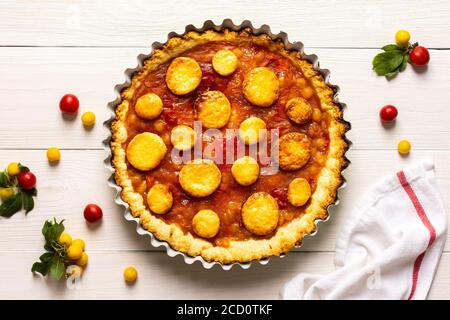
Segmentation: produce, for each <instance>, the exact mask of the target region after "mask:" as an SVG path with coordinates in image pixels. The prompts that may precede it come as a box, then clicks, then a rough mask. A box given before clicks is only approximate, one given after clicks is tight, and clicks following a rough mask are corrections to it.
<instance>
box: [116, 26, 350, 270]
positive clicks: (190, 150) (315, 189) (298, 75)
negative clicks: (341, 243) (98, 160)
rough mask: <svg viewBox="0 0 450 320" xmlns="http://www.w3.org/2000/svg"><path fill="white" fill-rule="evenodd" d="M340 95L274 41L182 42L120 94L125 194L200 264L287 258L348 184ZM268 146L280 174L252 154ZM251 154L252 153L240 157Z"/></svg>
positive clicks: (233, 35)
mask: <svg viewBox="0 0 450 320" xmlns="http://www.w3.org/2000/svg"><path fill="white" fill-rule="evenodd" d="M332 96H333V90H332V89H331V88H329V87H328V86H327V85H326V83H325V81H324V80H323V78H322V76H321V75H320V74H318V73H317V71H315V70H314V68H313V66H312V65H311V64H310V63H309V62H307V61H305V60H303V59H301V56H300V54H299V53H298V52H294V51H287V50H285V49H284V47H283V45H282V44H281V43H278V42H273V41H272V40H271V39H270V38H269V37H268V36H266V35H259V36H254V35H252V34H251V33H250V32H249V31H248V30H244V31H241V32H232V31H228V30H225V31H223V32H215V31H206V32H203V33H197V32H190V33H187V34H186V35H184V36H182V37H175V38H171V39H170V40H169V41H168V42H167V43H166V44H165V45H164V46H163V47H162V49H158V50H155V52H154V53H153V54H152V55H151V56H150V57H149V58H148V59H147V60H146V61H145V64H144V66H143V67H142V68H141V69H140V70H139V71H138V72H137V73H136V74H135V75H134V76H133V78H132V80H131V86H130V87H128V88H127V89H125V90H123V91H122V93H121V97H122V102H121V104H120V105H119V106H118V107H117V109H116V119H115V121H114V122H113V124H112V132H113V139H112V142H111V147H112V150H113V165H114V167H115V170H116V173H115V178H116V182H117V184H118V185H120V186H121V187H122V188H123V190H122V194H121V196H122V198H123V200H124V201H126V202H127V203H128V204H129V205H130V208H131V211H132V213H133V215H134V216H136V217H139V219H140V222H141V224H142V226H143V227H144V228H146V229H147V230H148V231H150V232H152V233H153V234H154V235H155V236H156V237H157V238H158V239H160V240H163V241H167V242H168V243H169V244H170V245H171V246H172V247H173V248H174V249H176V250H179V251H181V252H185V253H187V254H189V255H191V256H199V255H200V256H202V257H203V258H204V259H206V260H208V261H219V262H221V263H231V262H246V261H251V260H255V259H261V258H264V257H269V256H273V255H280V254H282V253H284V252H287V251H288V250H290V249H291V248H292V247H294V246H295V245H297V244H299V243H300V242H301V241H302V239H303V237H304V236H305V235H306V234H308V233H311V232H313V231H314V230H315V224H314V221H315V220H317V219H325V218H326V217H327V211H326V208H327V207H328V206H329V205H330V204H332V203H333V202H334V200H335V198H336V190H337V188H338V187H339V186H340V184H341V183H342V181H341V170H342V169H343V168H344V166H345V165H346V159H345V156H344V153H345V151H346V149H347V144H346V142H345V137H344V135H345V132H346V130H347V127H346V124H345V122H344V121H343V120H342V111H341V110H340V109H339V107H338V106H337V105H336V104H335V103H333V99H332ZM195 121H201V122H202V124H203V128H201V129H200V132H197V131H194V129H195V123H194V122H195ZM227 129H235V130H236V132H237V134H236V136H235V137H232V138H230V137H229V136H228V135H227ZM273 129H276V131H270V130H273ZM209 130H215V131H214V132H215V134H213V135H208V134H206V133H207V132H208V131H209ZM266 130H267V131H266ZM274 132H276V133H274ZM218 134H220V135H218ZM277 136H279V139H278V140H269V138H273V137H277ZM266 138H267V139H266ZM266 140H267V141H268V142H267V143H268V147H272V144H273V146H277V147H278V149H277V150H278V153H273V152H272V151H273V150H274V149H270V148H268V149H270V152H268V153H269V154H268V157H269V158H270V159H271V160H273V159H274V157H275V158H276V160H277V163H279V169H278V170H273V167H272V166H271V165H272V162H271V161H265V160H264V157H262V155H261V154H260V153H257V154H256V155H250V153H251V148H252V147H253V146H254V145H257V144H258V145H259V144H260V143H261V142H262V141H266ZM273 141H276V143H274V142H273ZM240 144H241V145H242V146H243V148H244V150H245V154H244V155H236V154H234V151H236V149H237V148H238V146H239V145H240ZM197 145H199V146H201V147H202V148H201V150H202V151H203V153H202V154H201V155H202V156H201V157H199V155H198V152H197V151H198V150H196V146H197ZM218 146H219V147H220V148H217V147H218ZM174 154H175V155H178V158H177V156H174ZM180 155H184V156H185V155H189V156H190V157H191V158H192V159H191V160H190V161H181V158H180V157H179V156H180ZM230 155H233V156H234V158H232V159H231V162H229V161H228V162H227V161H226V160H225V159H227V160H229V159H228V157H229V156H230ZM221 160H222V161H221ZM266 160H267V159H266Z"/></svg>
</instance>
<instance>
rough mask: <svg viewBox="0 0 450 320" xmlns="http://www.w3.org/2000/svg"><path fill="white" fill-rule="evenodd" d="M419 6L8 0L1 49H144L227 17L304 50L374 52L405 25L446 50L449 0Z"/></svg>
mask: <svg viewBox="0 0 450 320" xmlns="http://www.w3.org/2000/svg"><path fill="white" fill-rule="evenodd" d="M423 6H424V3H423V1H418V0H413V1H405V0H402V1H389V0H382V1H380V0H370V1H366V2H365V3H364V5H363V6H362V5H361V2H360V1H357V0H351V1H346V2H345V3H339V2H336V1H326V0H318V1H316V0H314V1H313V0H305V1H302V2H301V3H299V2H296V1H273V0H261V1H258V3H257V4H256V3H254V2H245V1H239V0H227V1H224V0H218V1H213V2H208V5H205V3H204V2H203V1H198V0H196V1H192V0H177V1H173V0H172V1H159V2H151V3H149V2H148V1H143V0H135V1H126V2H123V1H117V0H116V1H108V4H107V5H106V4H105V3H104V2H102V1H100V0H95V1H90V0H84V1H77V2H73V1H69V0H65V1H51V0H44V1H35V2H31V1H24V0H21V1H19V0H6V1H2V3H1V4H0V19H1V21H2V23H1V24H0V45H33V46H34V45H41V46H42V45H45V46H147V45H148V44H150V43H151V42H153V41H164V39H165V38H166V35H167V34H168V33H169V32H171V31H177V32H182V31H184V27H185V26H186V25H188V24H191V23H192V24H195V25H196V26H201V24H202V23H203V21H205V20H209V19H212V20H214V21H215V22H216V23H220V22H221V21H222V20H223V19H224V18H232V19H233V20H234V21H235V23H240V22H241V21H243V20H246V19H248V20H251V21H252V22H253V23H254V25H255V26H260V25H261V24H269V25H270V26H271V27H272V30H273V31H275V32H278V31H279V30H283V31H285V32H287V33H288V34H289V35H290V39H292V40H297V41H303V42H304V43H305V44H306V45H307V46H315V47H330V46H331V47H379V46H381V45H383V44H385V43H387V42H389V41H392V40H393V36H394V33H395V31H396V30H398V29H400V28H406V29H408V30H410V31H411V33H412V35H413V37H414V38H413V39H414V41H420V42H423V43H424V44H425V45H427V46H429V47H445V48H449V47H450V39H449V37H446V36H443V34H442V30H449V28H450V21H449V19H448V16H449V15H450V8H449V6H448V5H447V2H446V1H444V0H439V1H433V3H432V4H428V3H427V6H426V10H424V8H423ZM37 12H39V14H36V13H37Z"/></svg>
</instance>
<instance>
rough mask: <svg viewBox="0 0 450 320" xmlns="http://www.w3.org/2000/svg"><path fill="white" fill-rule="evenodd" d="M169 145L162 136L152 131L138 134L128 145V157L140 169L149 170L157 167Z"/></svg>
mask: <svg viewBox="0 0 450 320" xmlns="http://www.w3.org/2000/svg"><path fill="white" fill-rule="evenodd" d="M166 152H167V147H166V145H165V144H164V141H163V140H162V139H161V137H160V136H158V135H157V134H154V133H151V132H144V133H140V134H137V135H136V136H134V138H133V139H131V141H130V143H129V144H128V146H127V151H126V153H127V159H128V161H129V162H130V163H131V165H132V166H133V167H135V168H136V169H138V170H142V171H147V170H151V169H154V168H156V167H157V166H158V165H159V163H160V162H161V160H162V159H164V156H165V155H166Z"/></svg>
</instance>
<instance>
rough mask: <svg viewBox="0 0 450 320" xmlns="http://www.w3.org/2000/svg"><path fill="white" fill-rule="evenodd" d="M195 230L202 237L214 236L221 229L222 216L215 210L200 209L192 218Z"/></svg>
mask: <svg viewBox="0 0 450 320" xmlns="http://www.w3.org/2000/svg"><path fill="white" fill-rule="evenodd" d="M192 228H193V229H194V232H195V233H196V234H197V235H198V236H200V237H202V238H212V237H214V236H215V235H216V234H217V233H218V232H219V229H220V218H219V216H218V215H217V213H216V212H214V211H213V210H200V211H199V212H197V213H196V214H195V216H194V218H193V219H192Z"/></svg>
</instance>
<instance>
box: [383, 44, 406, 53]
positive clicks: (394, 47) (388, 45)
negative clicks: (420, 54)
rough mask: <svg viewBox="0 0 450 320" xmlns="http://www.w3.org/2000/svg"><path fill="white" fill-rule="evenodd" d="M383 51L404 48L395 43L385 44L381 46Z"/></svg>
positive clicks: (401, 49) (402, 49)
mask: <svg viewBox="0 0 450 320" xmlns="http://www.w3.org/2000/svg"><path fill="white" fill-rule="evenodd" d="M381 49H382V50H383V51H386V52H387V51H405V49H404V48H402V47H399V46H398V45H396V44H387V45H385V46H384V47H382V48H381Z"/></svg>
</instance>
